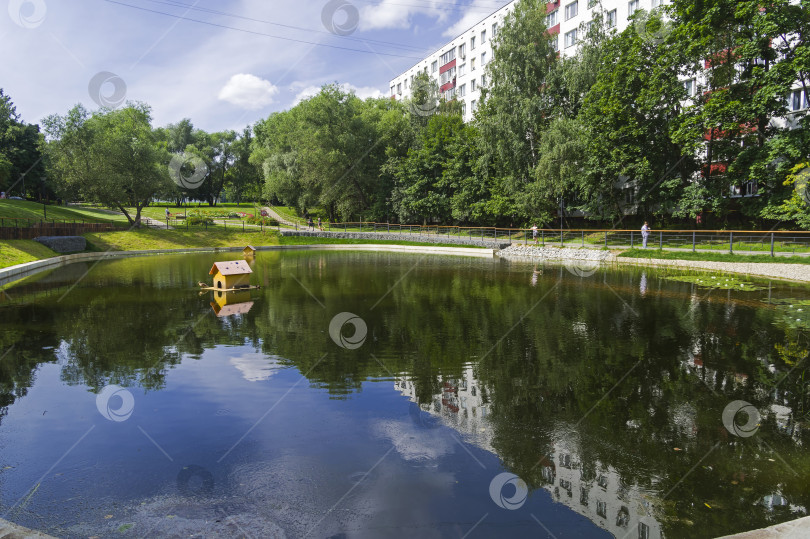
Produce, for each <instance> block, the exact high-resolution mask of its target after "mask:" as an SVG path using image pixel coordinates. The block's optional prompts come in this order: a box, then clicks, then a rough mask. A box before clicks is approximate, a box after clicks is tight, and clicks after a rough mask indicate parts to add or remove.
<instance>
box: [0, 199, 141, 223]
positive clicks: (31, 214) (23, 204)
mask: <svg viewBox="0 0 810 539" xmlns="http://www.w3.org/2000/svg"><path fill="white" fill-rule="evenodd" d="M46 213H47V218H48V219H67V220H70V221H73V220H76V221H82V220H84V221H111V220H112V221H121V220H126V219H125V218H124V217H123V216H119V215H112V214H109V213H106V212H104V211H103V209H102V208H99V207H91V206H56V205H49V206H47V208H46ZM0 218H4V219H5V218H17V219H35V220H37V221H38V220H40V219H44V218H45V215H44V213H43V207H42V204H39V203H37V202H29V201H27V200H0ZM5 225H6V226H9V223H8V222H6V223H5Z"/></svg>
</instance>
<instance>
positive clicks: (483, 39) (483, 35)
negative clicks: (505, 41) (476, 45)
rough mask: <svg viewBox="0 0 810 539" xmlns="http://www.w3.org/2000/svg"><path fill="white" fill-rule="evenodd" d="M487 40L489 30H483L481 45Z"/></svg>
mask: <svg viewBox="0 0 810 539" xmlns="http://www.w3.org/2000/svg"><path fill="white" fill-rule="evenodd" d="M486 42H487V31H486V30H481V45H483V44H484V43H486Z"/></svg>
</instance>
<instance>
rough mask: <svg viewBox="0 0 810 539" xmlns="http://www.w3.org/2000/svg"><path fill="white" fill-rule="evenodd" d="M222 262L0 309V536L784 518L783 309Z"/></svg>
mask: <svg viewBox="0 0 810 539" xmlns="http://www.w3.org/2000/svg"><path fill="white" fill-rule="evenodd" d="M234 258H237V255H234V254H193V255H176V256H175V255H172V256H153V257H144V258H130V259H119V260H107V261H103V262H98V263H82V264H74V265H70V266H65V267H62V268H59V269H56V270H53V271H51V272H48V273H42V274H38V275H35V276H33V277H30V278H28V279H26V280H24V281H21V282H19V283H16V284H14V285H11V286H7V287H5V288H4V289H3V290H2V291H0V324H1V325H0V327H2V332H0V356H2V359H0V516H2V518H5V519H7V520H10V521H13V522H16V523H19V524H22V525H25V526H28V527H32V528H35V529H38V530H42V531H45V532H47V533H50V534H52V535H55V536H59V537H94V536H95V537H144V536H160V537H190V536H223V537H284V536H287V537H379V536H391V537H406V536H407V537H413V536H420V537H470V538H474V537H494V536H505V535H507V534H508V535H509V536H515V537H521V536H525V537H546V536H556V537H563V536H582V537H610V536H611V535H612V536H615V537H620V538H627V537H629V538H634V539H635V538H640V539H647V538H659V537H664V536H666V537H668V538H671V537H714V536H717V535H723V534H728V533H734V532H739V531H744V530H748V529H754V528H759V527H764V526H768V525H771V524H774V523H778V522H783V521H787V520H791V519H794V518H798V517H801V516H805V515H806V514H807V508H808V506H809V505H810V489H808V488H807V485H808V482H809V481H810V454H808V450H807V449H806V448H807V447H808V446H807V443H808V441H810V440H808V429H807V428H806V427H807V419H808V417H807V413H808V405H810V402H808V401H810V393H808V385H807V383H806V376H807V374H808V373H807V367H808V365H807V363H805V362H804V359H805V358H806V356H807V353H808V332H810V318H809V317H808V316H807V314H808V313H810V289H808V287H806V286H803V285H798V284H791V283H784V282H778V281H770V282H769V281H767V280H765V281H749V280H747V279H742V280H741V279H740V278H738V277H737V278H730V277H728V276H719V275H715V276H711V275H695V274H692V275H686V274H683V273H678V272H676V271H674V270H668V271H663V270H661V271H653V270H649V269H641V268H632V269H627V268H625V269H617V268H607V267H603V268H599V269H596V268H588V267H576V266H568V267H566V266H562V265H542V264H539V265H535V264H531V263H521V262H509V261H506V260H500V259H480V258H461V257H448V256H436V255H430V256H421V255H413V254H399V253H397V254H394V253H371V252H317V251H285V252H260V253H259V254H258V255H257V257H256V259H255V261H252V262H251V264H252V269H253V273H252V275H251V282H252V283H253V284H254V285H259V286H260V287H261V288H259V289H254V290H250V291H241V292H237V293H222V292H211V291H201V290H200V288H199V287H198V285H197V283H198V281H208V282H210V277H209V275H208V270H209V268H210V267H211V265H212V263H213V262H214V261H221V260H228V259H234ZM726 279H729V280H726ZM735 279H736V280H735ZM718 283H722V286H719V285H718ZM740 284H742V285H743V286H742V287H739V285H740Z"/></svg>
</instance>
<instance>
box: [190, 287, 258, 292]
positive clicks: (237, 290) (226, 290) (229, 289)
mask: <svg viewBox="0 0 810 539" xmlns="http://www.w3.org/2000/svg"><path fill="white" fill-rule="evenodd" d="M257 288H261V286H253V285H251V286H243V287H240V288H214V287H213V286H201V287H200V288H199V290H213V291H214V292H239V291H240V290H255V289H257Z"/></svg>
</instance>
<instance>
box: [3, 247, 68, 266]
mask: <svg viewBox="0 0 810 539" xmlns="http://www.w3.org/2000/svg"><path fill="white" fill-rule="evenodd" d="M58 254H59V253H57V252H54V251H51V250H50V249H48V248H47V247H45V246H44V245H42V244H41V243H37V242H35V241H34V240H4V241H0V268H6V267H8V266H16V265H17V264H25V263H26V262H33V261H35V260H42V259H43V258H50V257H52V256H57V255H58Z"/></svg>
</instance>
